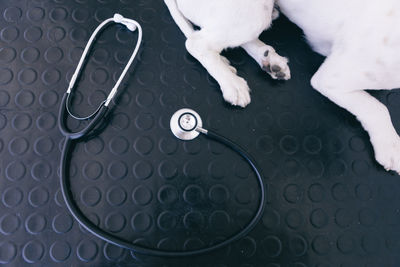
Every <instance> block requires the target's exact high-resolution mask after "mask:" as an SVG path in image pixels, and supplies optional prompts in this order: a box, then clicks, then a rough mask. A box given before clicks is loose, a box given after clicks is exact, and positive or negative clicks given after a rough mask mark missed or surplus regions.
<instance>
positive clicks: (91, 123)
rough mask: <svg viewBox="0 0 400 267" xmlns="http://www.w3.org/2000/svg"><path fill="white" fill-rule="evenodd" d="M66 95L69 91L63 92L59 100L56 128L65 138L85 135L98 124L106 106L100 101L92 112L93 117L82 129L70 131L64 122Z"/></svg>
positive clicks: (65, 121) (65, 116) (73, 138)
mask: <svg viewBox="0 0 400 267" xmlns="http://www.w3.org/2000/svg"><path fill="white" fill-rule="evenodd" d="M68 95H69V93H65V94H64V96H63V98H62V100H61V106H60V110H59V113H58V128H59V129H60V131H61V133H62V134H63V135H64V136H65V137H66V138H67V139H71V140H76V139H80V138H83V137H84V136H87V135H88V134H89V132H90V131H92V130H93V129H94V127H96V125H98V123H99V122H100V120H101V119H102V118H104V117H105V115H106V113H107V111H108V107H106V106H105V105H104V103H102V104H101V106H100V107H99V109H98V110H97V112H96V113H95V114H94V117H93V118H92V119H91V120H90V121H89V123H88V125H86V127H85V128H84V129H82V130H80V131H78V132H71V131H70V130H69V129H68V127H67V124H66V123H67V118H68V115H69V114H68V112H67V108H66V105H67V100H68Z"/></svg>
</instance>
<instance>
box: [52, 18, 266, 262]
mask: <svg viewBox="0 0 400 267" xmlns="http://www.w3.org/2000/svg"><path fill="white" fill-rule="evenodd" d="M118 19H119V20H120V21H122V19H124V20H123V22H122V23H123V24H124V22H125V23H131V22H130V20H128V19H125V18H122V19H121V18H120V17H118ZM135 25H136V24H135ZM74 82H75V81H73V83H74ZM72 87H73V86H70V88H72ZM115 91H116V90H115ZM70 94H72V93H71V91H70V90H68V91H67V93H65V94H64V96H63V98H62V101H61V104H60V110H59V116H58V127H59V129H60V132H61V133H62V134H63V136H64V137H65V140H64V146H63V149H62V152H61V159H60V187H61V193H62V195H63V198H64V201H65V204H66V207H67V209H68V210H69V211H70V213H71V214H72V216H73V217H74V219H75V220H76V221H78V222H79V224H81V225H82V226H83V227H84V228H85V229H86V230H87V231H88V232H90V233H91V234H93V235H94V236H96V237H98V238H100V239H102V240H104V241H106V242H108V243H111V244H114V245H116V246H118V247H122V248H126V249H129V250H133V251H135V252H136V253H140V254H144V255H148V256H161V257H186V256H194V255H200V254H205V253H209V252H211V251H214V250H217V249H220V248H223V247H225V246H227V245H229V244H231V243H232V242H234V241H237V240H239V239H241V238H243V237H245V236H246V235H247V234H248V233H249V232H250V231H251V230H252V229H253V228H254V227H255V226H256V224H257V223H258V221H259V220H260V219H261V217H262V216H263V212H264V207H265V205H266V185H265V184H264V181H263V178H262V175H261V173H260V171H259V168H258V167H257V165H256V163H255V161H254V160H252V158H251V157H250V155H249V154H248V153H247V152H246V151H245V150H244V149H242V148H241V147H240V146H238V145H237V144H235V143H234V142H232V141H231V140H229V139H227V138H226V137H223V136H221V135H219V134H218V133H216V132H213V131H209V130H205V131H202V132H201V133H202V134H204V135H205V136H207V137H208V138H210V139H213V140H215V141H217V142H220V143H222V144H224V145H225V146H227V147H229V148H231V149H232V150H234V151H235V152H237V153H238V154H239V155H240V156H241V157H243V158H244V159H245V160H246V161H247V162H248V163H249V165H250V166H251V168H252V169H253V171H254V173H255V174H256V178H257V182H258V186H259V188H260V199H259V204H258V208H257V211H256V213H255V214H254V216H253V218H252V219H251V220H250V222H249V223H248V224H247V225H246V227H244V228H243V229H242V230H240V231H239V232H237V233H236V234H234V235H232V236H230V237H228V238H227V239H225V240H224V241H221V242H219V243H216V244H213V245H211V246H209V247H205V248H200V249H195V250H187V251H169V250H161V249H153V248H148V247H144V246H140V245H136V244H133V243H132V242H130V241H127V240H125V239H122V238H120V237H117V236H115V235H112V234H110V233H108V232H107V231H105V230H103V229H101V228H100V227H98V226H97V225H95V224H94V223H93V222H91V221H90V220H89V219H88V218H87V217H86V216H85V215H84V214H83V213H82V211H81V210H80V209H79V207H78V205H77V204H76V202H75V200H74V198H73V194H72V191H71V190H70V188H71V186H70V179H69V169H68V162H69V160H71V157H70V156H71V153H72V152H73V148H74V145H75V143H77V142H80V141H82V140H83V139H84V138H85V137H87V136H89V135H90V134H93V131H94V130H95V129H96V126H98V125H99V123H100V122H101V121H102V119H103V118H104V117H105V116H106V115H107V113H108V111H109V107H108V103H109V102H110V101H111V99H112V97H111V98H109V99H107V101H104V102H102V103H101V104H100V107H99V108H98V109H97V110H96V112H95V113H94V114H92V115H91V116H90V118H91V119H90V120H89V122H88V124H87V125H86V126H85V127H84V128H83V129H81V130H80V131H78V132H71V131H70V130H69V129H68V127H67V125H66V120H67V117H68V115H71V114H70V112H69V110H68V105H69V97H70ZM72 117H73V118H76V117H75V116H72ZM203 130H204V129H203Z"/></svg>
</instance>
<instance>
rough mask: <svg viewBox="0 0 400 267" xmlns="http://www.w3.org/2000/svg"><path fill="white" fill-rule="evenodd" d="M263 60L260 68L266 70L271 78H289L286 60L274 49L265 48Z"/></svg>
mask: <svg viewBox="0 0 400 267" xmlns="http://www.w3.org/2000/svg"><path fill="white" fill-rule="evenodd" d="M264 57H265V58H264V60H263V61H262V65H261V68H262V69H263V70H264V71H266V72H267V73H268V74H269V75H271V77H272V78H273V79H277V80H289V79H290V69H289V66H288V60H287V58H285V57H281V56H280V55H278V54H277V53H276V52H275V51H272V50H271V51H270V50H266V51H265V53H264Z"/></svg>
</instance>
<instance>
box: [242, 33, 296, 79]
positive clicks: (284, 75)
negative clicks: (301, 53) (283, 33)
mask: <svg viewBox="0 0 400 267" xmlns="http://www.w3.org/2000/svg"><path fill="white" fill-rule="evenodd" d="M242 48H243V49H244V50H246V52H247V53H248V54H249V55H250V56H251V57H252V58H254V60H255V61H257V63H258V64H259V65H260V67H261V68H262V69H263V70H265V71H266V72H267V73H268V74H269V75H271V77H272V78H273V79H279V80H289V79H290V69H289V66H288V59H287V58H285V57H282V56H280V55H278V53H276V51H275V49H274V48H273V47H272V46H269V45H266V44H265V43H263V42H261V41H260V40H259V39H256V40H254V41H251V42H248V43H245V44H243V45H242Z"/></svg>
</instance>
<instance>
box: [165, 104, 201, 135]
mask: <svg viewBox="0 0 400 267" xmlns="http://www.w3.org/2000/svg"><path fill="white" fill-rule="evenodd" d="M202 126H203V122H202V120H201V118H200V115H199V114H198V113H197V112H195V111H194V110H191V109H188V108H183V109H180V110H178V111H177V112H175V113H174V115H172V117H171V120H170V127H171V131H172V133H173V134H174V135H175V136H176V137H177V138H179V139H181V140H192V139H195V138H196V137H197V136H199V134H200V133H199V132H198V130H197V129H199V128H201V127H202Z"/></svg>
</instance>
